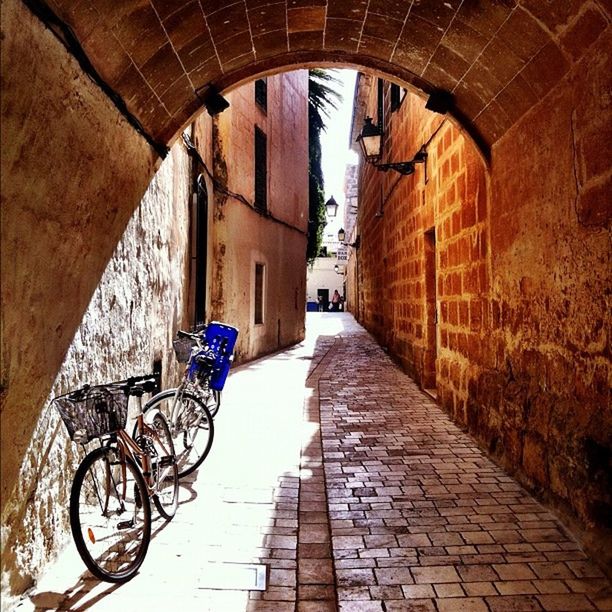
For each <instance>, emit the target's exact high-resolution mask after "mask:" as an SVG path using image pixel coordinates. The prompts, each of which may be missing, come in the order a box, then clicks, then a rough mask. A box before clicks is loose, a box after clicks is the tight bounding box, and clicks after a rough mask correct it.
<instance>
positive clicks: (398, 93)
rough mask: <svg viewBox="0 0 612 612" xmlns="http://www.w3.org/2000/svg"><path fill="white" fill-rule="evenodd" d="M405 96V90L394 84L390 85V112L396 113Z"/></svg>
mask: <svg viewBox="0 0 612 612" xmlns="http://www.w3.org/2000/svg"><path fill="white" fill-rule="evenodd" d="M405 96H406V90H405V89H404V88H403V87H400V86H399V85H396V84H395V83H391V112H393V111H396V110H397V109H398V108H399V107H400V106H401V104H402V101H403V100H404V98H405Z"/></svg>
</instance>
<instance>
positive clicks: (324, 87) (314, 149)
mask: <svg viewBox="0 0 612 612" xmlns="http://www.w3.org/2000/svg"><path fill="white" fill-rule="evenodd" d="M339 83H340V80H339V79H337V78H336V77H335V76H333V74H332V72H331V71H328V70H323V69H321V68H313V69H311V70H309V71H308V139H309V141H308V150H309V157H310V163H309V168H308V178H309V188H310V189H309V207H308V211H309V214H308V244H307V247H306V259H307V261H308V263H309V264H311V263H312V262H313V261H314V259H315V257H317V255H318V254H319V250H320V248H321V241H322V238H323V228H324V227H325V190H324V183H323V171H322V170H321V130H325V128H326V126H325V120H324V116H325V117H327V118H328V119H329V113H330V109H331V108H338V103H339V102H341V101H342V95H341V94H340V93H338V92H337V91H335V90H334V89H332V88H331V87H330V85H331V84H339Z"/></svg>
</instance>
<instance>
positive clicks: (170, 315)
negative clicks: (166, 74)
mask: <svg viewBox="0 0 612 612" xmlns="http://www.w3.org/2000/svg"><path fill="white" fill-rule="evenodd" d="M190 185H191V183H190V165H189V160H188V158H187V155H186V153H185V151H184V149H183V148H182V147H181V146H180V145H179V146H176V147H174V148H173V149H172V152H171V154H170V155H169V157H168V158H167V159H166V160H165V161H164V163H163V165H162V166H161V168H160V170H159V171H158V173H157V174H156V175H155V177H154V179H153V181H152V182H151V184H150V186H149V188H148V190H147V192H146V194H145V196H144V198H143V200H142V203H141V205H140V207H139V208H138V209H137V210H136V211H135V213H134V215H133V216H132V218H131V219H130V221H129V223H128V226H127V228H126V231H125V233H124V235H123V237H122V238H121V240H120V242H119V244H118V245H117V248H116V249H115V252H114V253H113V255H112V257H111V260H110V262H109V264H108V266H107V267H106V270H105V271H104V274H103V275H102V278H101V280H100V284H99V285H98V287H97V288H96V290H95V292H94V295H93V297H92V299H91V301H90V303H89V306H88V307H87V310H86V312H85V315H84V317H83V320H82V321H81V324H80V325H79V327H78V329H77V331H76V334H75V336H74V338H73V340H72V342H71V344H70V347H69V349H68V352H67V354H66V358H65V359H64V362H63V364H62V366H61V369H60V371H59V373H58V375H57V379H56V381H55V383H54V385H53V387H52V389H51V393H50V397H53V396H54V395H56V394H60V393H64V392H66V391H68V390H70V389H73V388H76V387H78V386H80V385H82V384H84V383H90V384H96V383H102V382H106V381H109V380H118V379H122V378H126V377H127V376H130V375H138V374H146V373H149V372H151V370H152V366H153V361H154V360H156V359H161V360H162V372H163V374H164V377H163V378H164V384H163V385H162V386H164V387H166V386H169V384H170V383H173V382H175V380H176V376H177V375H178V369H179V368H178V367H177V364H176V361H175V359H174V354H173V352H172V350H171V348H170V347H171V346H172V344H171V341H172V337H173V334H174V331H175V330H176V328H178V327H180V326H181V325H182V318H183V316H184V314H185V309H186V301H187V298H186V295H185V292H184V289H183V287H184V286H185V282H184V281H185V275H186V270H187V263H188V262H187V258H186V254H187V237H188V231H187V230H188V209H187V206H188V202H189V197H188V196H189V189H190ZM39 410H40V407H39ZM4 450H5V449H3V452H4ZM82 457H83V452H82V450H81V449H80V447H77V446H76V445H74V444H73V443H72V442H71V441H70V440H69V438H68V436H67V434H66V431H65V428H64V425H63V423H62V422H61V420H60V419H59V418H58V414H57V412H56V410H55V409H54V408H52V407H50V406H49V405H48V404H47V402H45V406H44V408H43V409H42V411H40V418H39V419H38V421H37V423H36V427H35V429H34V432H33V435H32V439H31V442H30V444H29V446H28V448H27V451H26V453H25V457H24V460H23V463H22V465H21V469H20V473H19V479H18V484H17V487H16V488H15V490H14V491H13V492H12V494H11V495H10V497H9V498H8V501H7V504H6V505H5V510H4V514H3V519H2V528H3V532H2V551H3V554H2V573H3V575H2V588H3V591H5V595H6V593H7V592H8V591H12V592H16V593H19V592H22V591H23V590H24V589H26V588H27V587H28V586H30V585H31V584H32V581H33V580H35V578H36V575H37V574H38V572H39V571H40V570H41V568H42V567H44V564H45V563H46V562H48V561H49V557H50V556H52V555H54V554H55V553H56V552H57V551H58V549H60V548H61V546H62V545H63V544H65V543H67V541H68V540H69V538H70V536H69V533H70V532H69V522H68V507H69V496H70V486H71V482H72V476H73V474H74V471H75V470H76V467H77V465H78V462H79V461H80V459H82Z"/></svg>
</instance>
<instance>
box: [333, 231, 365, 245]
mask: <svg viewBox="0 0 612 612" xmlns="http://www.w3.org/2000/svg"><path fill="white" fill-rule="evenodd" d="M345 238H346V232H345V231H344V228H342V227H341V228H340V229H339V230H338V242H339V243H340V244H344V245H346V246H350V247H353V248H354V249H358V248H359V244H360V243H361V240H360V238H359V236H357V238H355V242H344V239H345Z"/></svg>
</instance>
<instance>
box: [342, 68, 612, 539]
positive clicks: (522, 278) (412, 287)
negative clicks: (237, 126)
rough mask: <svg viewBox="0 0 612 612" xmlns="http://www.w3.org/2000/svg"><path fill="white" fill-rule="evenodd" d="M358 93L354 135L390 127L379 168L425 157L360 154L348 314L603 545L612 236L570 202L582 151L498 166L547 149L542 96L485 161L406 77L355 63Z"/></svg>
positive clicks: (609, 509) (567, 148)
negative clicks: (404, 168) (395, 78)
mask: <svg viewBox="0 0 612 612" xmlns="http://www.w3.org/2000/svg"><path fill="white" fill-rule="evenodd" d="M356 96H357V97H356V101H355V115H354V125H353V140H355V139H356V138H357V136H358V135H359V134H360V131H361V129H362V126H363V125H364V119H365V117H366V116H369V117H371V118H372V119H373V121H374V123H375V124H376V125H377V126H380V127H381V128H382V133H383V137H382V149H381V154H380V156H379V158H378V159H377V160H376V161H375V163H376V164H381V163H392V162H401V161H409V160H413V159H415V157H416V158H417V160H418V161H416V162H415V163H414V173H413V174H410V175H402V174H399V173H398V172H395V171H393V170H388V171H387V172H382V171H379V170H377V169H376V168H375V165H374V164H372V163H365V162H364V161H363V158H362V162H361V166H360V174H359V213H358V233H359V236H360V248H359V249H358V250H351V254H350V257H349V266H348V274H349V275H348V284H349V286H350V287H351V288H350V289H349V294H351V295H355V296H356V297H355V299H353V300H351V301H350V302H349V304H350V307H351V310H352V311H353V312H355V314H356V316H357V318H358V319H359V321H360V322H361V323H362V324H363V325H364V326H365V327H366V328H367V329H368V330H369V331H371V332H372V333H373V334H374V335H375V336H376V338H377V339H378V340H379V341H380V343H381V344H382V345H383V346H385V347H387V348H388V350H389V352H390V353H391V354H392V355H393V357H394V358H395V359H396V360H397V362H398V363H399V364H400V365H401V367H402V368H403V369H404V370H406V371H407V372H408V373H410V374H411V376H412V377H414V379H415V380H416V381H417V382H418V383H419V384H420V386H421V387H422V388H423V389H424V390H427V391H428V392H429V393H431V394H432V395H434V396H436V397H437V399H438V401H439V403H440V404H441V406H443V407H444V408H445V409H446V410H447V411H448V412H449V413H450V414H451V415H452V416H453V418H454V419H455V421H456V422H457V423H459V424H460V425H461V426H463V427H466V428H468V429H469V430H470V432H471V433H473V434H474V435H475V436H476V437H477V439H478V440H480V442H481V443H482V444H483V446H485V447H486V448H487V449H488V450H489V452H490V453H491V454H492V456H493V457H495V458H496V459H497V460H498V461H499V462H501V463H502V464H503V465H504V466H505V467H507V468H508V469H510V470H511V471H512V472H514V473H515V474H516V475H517V476H518V477H519V478H521V479H522V481H523V482H524V483H525V484H527V485H528V486H529V487H531V488H532V489H533V490H535V491H538V492H539V493H540V495H541V496H542V497H543V498H544V499H546V500H547V501H549V502H551V503H552V504H553V505H555V506H556V507H558V508H559V510H560V511H561V512H562V513H563V514H565V515H566V517H569V518H570V520H573V521H576V519H577V523H578V524H579V525H580V526H581V527H582V528H586V529H587V530H590V531H587V532H586V533H587V536H586V537H587V539H588V538H590V540H591V544H592V545H594V546H600V547H602V545H601V543H602V542H605V538H602V535H603V534H604V533H605V530H606V529H607V528H608V527H609V518H610V516H612V506H611V497H610V496H611V493H610V491H611V487H610V484H611V483H610V478H609V474H610V472H609V469H608V467H609V464H608V461H609V459H607V458H606V457H608V458H609V449H610V442H611V441H610V439H609V432H610V430H611V418H612V417H611V414H610V403H609V400H610V397H609V380H610V379H609V377H610V362H609V358H608V356H606V353H607V349H606V341H605V338H606V331H605V329H606V328H607V327H608V325H609V310H608V309H607V306H606V299H605V297H604V294H605V293H606V291H605V290H603V288H604V287H606V286H607V287H609V281H610V277H609V262H608V257H609V246H607V245H606V239H605V238H604V234H605V232H603V231H601V227H600V228H599V229H598V228H597V225H596V224H595V223H593V224H592V225H590V226H589V225H588V224H586V223H585V219H584V218H583V217H584V216H583V215H582V216H581V214H580V209H579V207H577V204H576V203H577V199H576V198H577V195H576V194H577V192H576V185H575V184H574V183H573V182H572V181H574V179H573V178H572V177H574V176H580V175H581V174H580V173H581V172H582V171H583V170H582V167H581V166H580V163H579V162H578V161H577V159H576V158H575V157H574V156H575V155H576V152H575V150H574V149H573V148H572V146H571V143H568V142H567V141H564V143H563V146H562V147H560V148H559V151H560V155H559V164H561V165H562V167H563V171H560V170H559V168H558V166H557V165H555V167H551V166H548V165H540V164H539V163H538V162H537V160H533V159H532V162H533V163H532V165H531V166H529V165H528V164H527V163H524V164H523V163H521V164H520V165H519V166H520V167H515V168H512V169H511V168H507V169H505V170H504V169H502V168H499V167H497V166H495V164H496V159H498V157H497V156H498V155H501V153H503V154H504V155H505V154H507V152H508V151H510V150H512V151H515V153H516V159H520V158H521V155H522V154H523V153H521V152H523V151H526V150H527V149H528V147H529V143H530V142H536V141H537V142H548V143H549V144H551V145H552V143H553V142H554V141H555V136H554V132H553V131H551V130H552V128H549V129H547V130H544V131H538V130H537V129H535V128H534V127H533V126H534V125H542V124H543V123H542V121H541V118H542V115H543V114H545V113H547V112H548V110H547V109H548V108H549V107H548V106H547V107H546V108H545V107H544V106H545V105H544V106H542V107H541V108H539V109H535V110H534V111H533V112H532V113H531V114H530V115H529V117H526V118H525V119H524V120H523V121H521V122H519V124H518V125H516V126H515V128H513V129H512V130H511V132H510V133H509V134H508V135H507V136H506V137H505V138H504V139H502V141H501V142H500V143H499V144H498V145H496V147H495V149H494V150H493V159H492V160H491V161H489V160H487V159H486V158H485V157H483V155H481V153H480V152H479V150H478V148H477V147H476V145H475V144H474V142H473V141H472V140H471V139H470V138H469V137H468V136H467V135H466V134H464V133H463V132H462V131H461V130H460V129H458V127H457V125H456V124H455V123H453V122H451V120H450V119H449V118H448V117H447V116H445V115H443V114H437V113H433V112H430V111H428V110H427V109H426V108H425V101H424V100H423V99H421V98H420V97H418V96H417V95H414V94H411V93H408V94H407V95H403V92H402V90H401V88H399V87H398V86H397V85H393V84H391V83H387V82H384V81H382V80H378V79H376V78H374V77H370V76H365V75H361V76H360V77H359V87H358V93H357V94H356ZM559 133H561V131H560V132H559ZM423 153H426V159H425V160H423ZM576 164H578V165H576ZM492 167H493V168H494V169H495V170H496V174H495V179H494V180H493V179H492V178H491V168H492ZM534 238H535V239H534ZM606 320H607V321H608V323H605V321H606ZM606 449H607V450H606ZM606 466H608V467H606Z"/></svg>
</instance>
